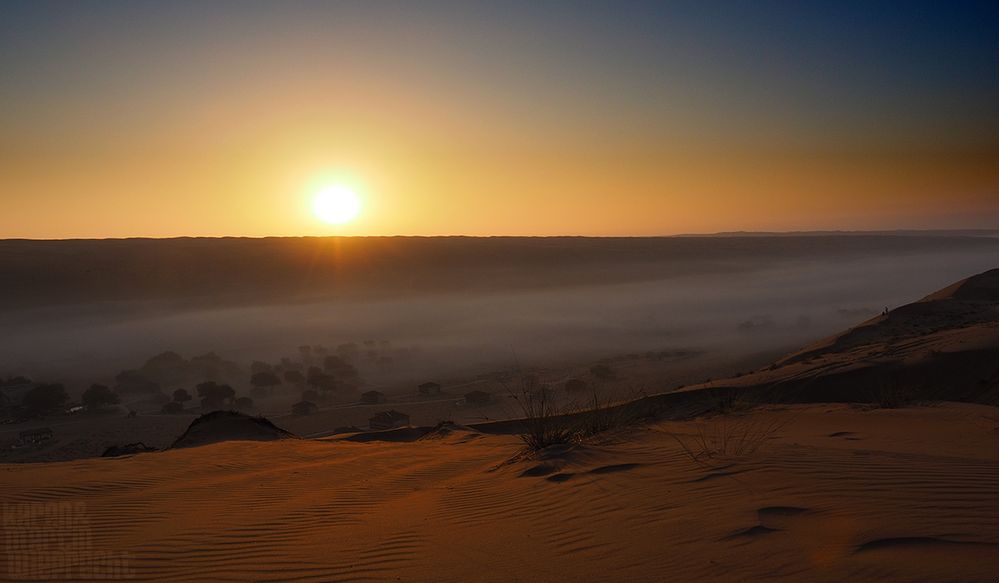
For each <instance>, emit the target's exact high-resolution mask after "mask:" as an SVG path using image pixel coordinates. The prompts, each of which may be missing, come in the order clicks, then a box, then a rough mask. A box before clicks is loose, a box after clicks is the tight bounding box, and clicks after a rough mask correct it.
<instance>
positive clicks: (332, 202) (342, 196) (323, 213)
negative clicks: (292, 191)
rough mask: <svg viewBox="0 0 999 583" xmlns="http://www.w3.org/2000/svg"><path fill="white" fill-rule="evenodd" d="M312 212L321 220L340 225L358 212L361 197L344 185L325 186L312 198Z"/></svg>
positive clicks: (354, 216)
mask: <svg viewBox="0 0 999 583" xmlns="http://www.w3.org/2000/svg"><path fill="white" fill-rule="evenodd" d="M312 212H314V213H315V214H316V217H318V218H319V220H321V221H323V222H326V223H330V224H331V225H342V224H344V223H349V222H350V221H352V220H354V219H355V218H357V215H358V214H360V212H361V199H360V197H358V196H357V193H355V192H354V191H353V190H351V189H349V188H347V187H346V186H339V185H337V186H327V187H325V188H323V189H322V190H320V191H319V192H317V193H316V195H315V196H314V197H313V198H312Z"/></svg>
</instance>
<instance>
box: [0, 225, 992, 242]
mask: <svg viewBox="0 0 999 583" xmlns="http://www.w3.org/2000/svg"><path fill="white" fill-rule="evenodd" d="M863 235H880V236H919V235H936V236H999V228H994V229H855V230H853V229H816V230H790V231H748V230H747V231H717V232H709V233H674V234H669V235H665V234H664V235H502V234H499V235H468V234H440V235H402V234H394V235H170V236H144V235H136V236H127V237H51V238H47V237H38V238H35V237H9V238H6V237H5V238H0V241H4V242H6V241H39V242H43V241H45V242H49V241H50V242H58V241H171V240H179V239H254V240H265V239H670V238H684V237H795V236H802V237H806V236H863Z"/></svg>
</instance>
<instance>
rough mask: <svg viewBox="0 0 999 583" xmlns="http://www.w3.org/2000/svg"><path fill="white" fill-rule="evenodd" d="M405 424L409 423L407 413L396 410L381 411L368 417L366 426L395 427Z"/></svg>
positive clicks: (377, 427)
mask: <svg viewBox="0 0 999 583" xmlns="http://www.w3.org/2000/svg"><path fill="white" fill-rule="evenodd" d="M407 425H409V415H406V414H405V413H400V412H398V411H382V412H381V413H378V414H377V415H375V416H374V417H372V418H371V419H368V427H370V428H371V429H395V428H396V427H405V426H407Z"/></svg>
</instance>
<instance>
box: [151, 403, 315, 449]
mask: <svg viewBox="0 0 999 583" xmlns="http://www.w3.org/2000/svg"><path fill="white" fill-rule="evenodd" d="M297 437H298V436H297V435H295V434H294V433H291V432H290V431H286V430H284V429H281V428H280V427H278V426H277V425H274V424H273V423H271V422H270V421H268V420H267V419H265V418H263V417H250V416H249V415H245V414H243V413H239V412H236V411H212V412H211V413H206V414H204V415H202V416H201V417H198V418H197V419H195V420H194V421H192V422H191V425H190V426H189V427H188V428H187V431H185V432H184V434H183V435H181V436H180V437H178V438H177V440H176V441H174V442H173V445H171V446H170V448H171V449H177V448H182V447H197V446H199V445H208V444H210V443H219V442H222V441H274V440H277V439H289V438H297Z"/></svg>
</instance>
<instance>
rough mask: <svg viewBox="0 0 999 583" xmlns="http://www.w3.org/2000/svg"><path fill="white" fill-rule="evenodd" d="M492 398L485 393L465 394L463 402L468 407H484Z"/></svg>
mask: <svg viewBox="0 0 999 583" xmlns="http://www.w3.org/2000/svg"><path fill="white" fill-rule="evenodd" d="M492 400H493V396H492V395H491V394H490V393H487V392H485V391H472V392H471V393H465V402H466V403H468V404H470V405H486V404H488V403H490V402H492Z"/></svg>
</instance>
